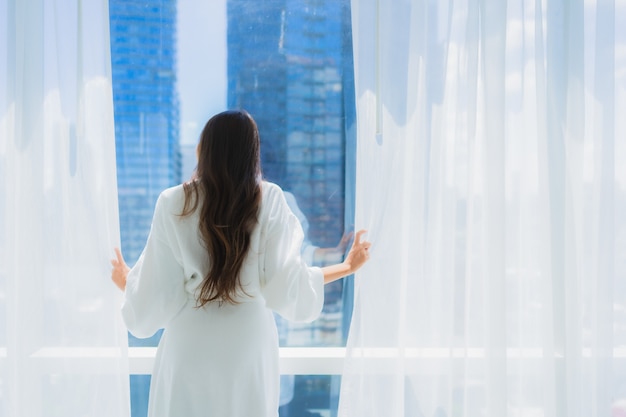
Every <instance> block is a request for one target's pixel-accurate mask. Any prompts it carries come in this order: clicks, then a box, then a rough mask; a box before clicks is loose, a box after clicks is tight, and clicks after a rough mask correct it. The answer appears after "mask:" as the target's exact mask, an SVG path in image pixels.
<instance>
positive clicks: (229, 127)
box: [181, 111, 261, 307]
mask: <svg viewBox="0 0 626 417" xmlns="http://www.w3.org/2000/svg"><path fill="white" fill-rule="evenodd" d="M183 188H184V190H185V204H184V207H183V212H182V214H181V215H182V216H188V215H190V214H191V213H193V212H195V210H200V213H199V217H200V221H199V225H198V227H199V232H200V236H201V239H202V241H203V242H204V245H205V247H206V249H207V252H208V256H209V265H210V266H209V271H208V273H207V275H206V276H205V277H204V281H203V283H202V286H201V287H200V291H199V293H198V294H197V306H198V307H202V306H204V305H205V304H207V303H209V302H211V301H218V302H220V303H223V302H228V303H233V304H236V297H237V295H238V294H240V293H241V292H243V293H244V294H245V290H244V289H243V288H242V287H241V282H240V279H239V272H240V270H241V266H242V265H243V262H244V260H245V258H246V254H247V252H248V248H249V246H250V234H251V232H252V229H253V227H254V225H255V224H256V222H257V214H258V211H259V206H260V204H261V163H260V143H259V133H258V129H257V126H256V123H255V122H254V120H253V119H252V117H251V116H250V115H249V114H248V113H247V112H245V111H226V112H223V113H219V114H217V115H215V116H213V117H212V118H211V119H210V120H209V121H208V122H207V124H206V125H205V126H204V129H203V130H202V135H201V136H200V143H199V144H198V167H197V168H196V172H195V174H194V177H193V178H192V180H191V181H189V182H187V183H185V184H184V185H183Z"/></svg>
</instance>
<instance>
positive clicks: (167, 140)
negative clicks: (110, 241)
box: [109, 0, 181, 264]
mask: <svg viewBox="0 0 626 417" xmlns="http://www.w3.org/2000/svg"><path fill="white" fill-rule="evenodd" d="M109 15H110V21H111V26H110V30H111V63H112V73H113V102H114V112H115V145H116V152H117V181H118V190H119V212H120V229H121V239H122V250H123V252H124V256H125V257H126V259H127V261H128V262H129V264H132V263H134V262H135V261H136V260H137V258H138V257H139V255H140V253H141V250H142V249H143V246H144V244H145V242H146V238H147V237H148V233H149V231H150V223H151V220H152V213H153V210H154V204H155V203H156V199H157V197H158V195H159V193H160V192H161V191H162V190H163V189H165V188H167V187H170V186H173V185H176V184H179V183H180V181H181V157H180V151H179V141H178V135H179V126H178V120H179V104H178V99H177V90H176V0H141V1H135V0H110V1H109Z"/></svg>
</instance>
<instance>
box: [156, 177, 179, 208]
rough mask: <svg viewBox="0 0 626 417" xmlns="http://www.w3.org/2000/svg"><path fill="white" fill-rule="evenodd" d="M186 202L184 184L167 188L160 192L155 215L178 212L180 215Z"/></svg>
mask: <svg viewBox="0 0 626 417" xmlns="http://www.w3.org/2000/svg"><path fill="white" fill-rule="evenodd" d="M184 203H185V191H184V189H183V185H182V184H179V185H176V186H174V187H170V188H167V189H165V190H163V191H162V192H161V194H159V198H158V200H157V203H156V208H155V215H156V214H157V213H160V214H163V215H165V214H176V215H180V213H181V212H182V209H183V205H184Z"/></svg>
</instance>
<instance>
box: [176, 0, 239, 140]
mask: <svg viewBox="0 0 626 417" xmlns="http://www.w3.org/2000/svg"><path fill="white" fill-rule="evenodd" d="M226 26H227V23H226V0H211V1H197V0H178V92H179V97H180V103H181V104H180V142H181V144H196V143H197V142H198V137H199V135H200V132H201V130H202V128H203V127H204V124H205V123H206V121H207V120H208V119H209V117H211V116H212V115H213V114H215V113H218V112H220V111H223V110H226V103H227V101H226V90H227V84H226V82H227V75H226V56H227V55H226Z"/></svg>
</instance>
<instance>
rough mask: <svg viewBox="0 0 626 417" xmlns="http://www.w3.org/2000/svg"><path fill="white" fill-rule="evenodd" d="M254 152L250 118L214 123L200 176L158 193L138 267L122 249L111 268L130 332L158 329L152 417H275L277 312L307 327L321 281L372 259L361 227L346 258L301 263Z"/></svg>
mask: <svg viewBox="0 0 626 417" xmlns="http://www.w3.org/2000/svg"><path fill="white" fill-rule="evenodd" d="M259 148H260V144H259V135H258V131H257V127H256V124H255V122H254V120H253V119H252V117H250V115H249V114H247V113H246V112H243V111H227V112H223V113H220V114H218V115H216V116H214V117H212V118H211V119H210V120H209V121H208V122H207V124H206V126H205V127H204V130H203V131H202V135H201V138H200V143H199V144H198V150H197V151H198V167H197V171H196V176H195V179H194V180H192V181H190V182H188V183H185V184H183V185H179V186H176V187H173V188H170V189H167V190H165V191H163V192H162V193H161V195H160V196H159V199H158V201H157V204H156V208H155V212H154V218H153V221H152V228H151V231H150V236H149V237H148V241H147V243H146V246H145V248H144V251H143V253H142V254H141V256H140V258H139V260H138V261H137V263H136V264H135V266H134V267H133V268H132V269H129V268H128V266H127V265H126V263H125V262H124V259H123V258H122V255H121V253H120V251H119V249H116V254H117V259H114V260H112V261H111V263H112V265H113V271H112V279H113V281H114V282H115V284H116V285H117V286H118V287H120V289H122V290H124V291H125V302H124V305H123V307H122V315H123V318H124V321H125V323H126V325H127V327H128V329H129V331H130V332H131V333H132V334H133V335H135V336H137V337H149V336H152V335H153V334H154V333H155V332H156V331H157V330H158V329H160V328H164V332H163V336H162V338H161V341H160V343H159V347H158V350H157V356H156V360H155V367H154V371H153V375H152V382H151V386H150V400H149V406H148V410H149V411H148V414H149V416H152V417H162V416H176V417H178V416H185V417H194V416H220V417H222V416H223V417H250V416H255V417H276V416H278V399H279V392H278V391H279V371H278V337H277V332H276V325H275V322H274V318H273V314H272V311H275V312H277V313H279V314H280V315H282V316H283V317H285V318H287V319H289V320H296V321H311V320H314V319H315V318H316V317H317V316H318V315H319V314H320V311H321V309H322V306H323V302H324V300H323V297H324V291H323V285H324V284H327V283H329V282H332V281H335V280H337V279H339V278H342V277H344V276H347V275H350V274H352V273H354V272H355V271H356V270H357V269H359V268H360V267H361V266H362V265H363V264H364V263H365V262H366V261H367V259H368V258H369V254H368V249H369V247H370V244H369V242H366V241H362V240H361V238H362V235H363V233H364V231H359V232H357V233H356V235H355V240H354V243H353V246H352V248H351V250H350V252H349V253H348V255H347V256H346V259H345V261H344V262H342V263H340V264H336V265H332V266H328V267H324V268H315V267H309V266H307V265H306V264H305V263H304V262H303V261H302V260H301V257H300V245H301V244H302V239H303V233H302V228H301V226H300V224H299V222H298V219H297V218H296V217H295V216H294V215H293V214H292V212H291V211H290V210H289V208H288V206H287V203H286V202H285V198H284V196H283V193H282V191H281V189H280V188H279V187H278V186H276V185H274V184H271V183H268V182H264V181H262V180H261V168H260V149H259Z"/></svg>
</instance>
